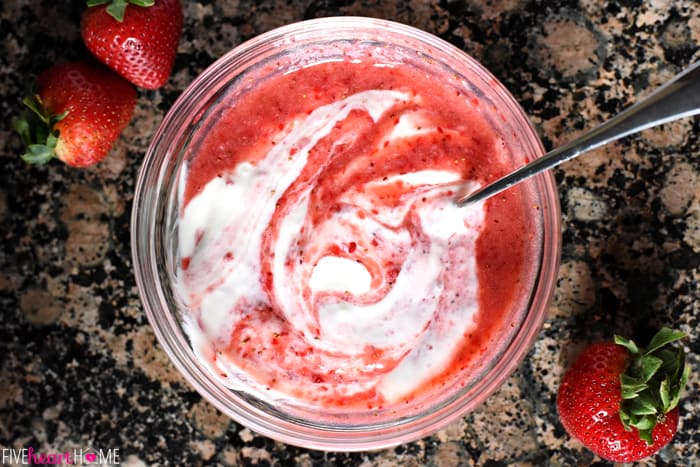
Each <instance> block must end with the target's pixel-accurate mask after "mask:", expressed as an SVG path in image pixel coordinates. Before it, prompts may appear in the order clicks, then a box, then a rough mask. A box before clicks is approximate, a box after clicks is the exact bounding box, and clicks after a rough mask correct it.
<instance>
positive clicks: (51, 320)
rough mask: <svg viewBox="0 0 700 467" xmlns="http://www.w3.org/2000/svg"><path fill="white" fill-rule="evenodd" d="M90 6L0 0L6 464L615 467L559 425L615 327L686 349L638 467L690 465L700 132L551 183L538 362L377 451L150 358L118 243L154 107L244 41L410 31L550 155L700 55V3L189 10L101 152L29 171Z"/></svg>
mask: <svg viewBox="0 0 700 467" xmlns="http://www.w3.org/2000/svg"><path fill="white" fill-rule="evenodd" d="M83 4H84V2H80V1H76V2H49V1H47V0H5V1H3V2H0V35H1V36H2V42H1V43H0V51H1V53H0V92H1V93H2V96H3V98H2V101H1V102H0V112H1V114H2V123H3V125H2V128H0V166H1V167H2V169H1V170H0V238H1V244H0V316H1V317H2V325H0V448H2V449H3V450H18V449H26V448H29V447H32V448H33V449H34V450H35V451H37V452H45V453H50V452H65V451H68V450H73V449H89V448H92V449H100V450H103V451H105V452H106V451H107V450H112V452H113V453H115V454H118V456H119V460H120V461H122V463H124V464H125V465H127V464H128V465H290V464H299V465H360V464H361V465H367V466H371V465H381V466H391V465H401V466H411V465H416V466H417V465H437V466H456V465H480V466H498V465H508V464H513V463H517V464H518V465H608V464H607V463H606V462H603V461H601V460H600V459H599V458H597V457H594V455H593V454H591V453H590V452H589V451H587V450H586V449H584V448H583V447H582V446H581V444H579V443H578V442H576V441H573V440H571V439H570V438H569V437H568V436H567V435H566V433H565V432H564V430H563V428H562V426H561V424H560V423H559V421H558V418H557V414H556V410H555V394H556V388H557V387H558V383H559V381H560V378H561V376H562V372H563V369H564V368H565V366H566V365H567V363H568V362H569V361H570V359H571V357H572V356H573V355H575V353H576V352H577V350H579V349H580V348H581V347H582V346H583V345H584V344H585V343H587V342H591V341H595V340H598V339H607V338H610V336H611V334H612V333H613V332H617V333H621V334H625V335H631V334H636V335H638V336H642V337H648V336H649V334H650V332H651V331H652V330H653V329H655V328H657V327H659V326H661V325H669V326H671V327H674V328H677V329H680V330H682V331H684V332H686V333H688V334H689V335H690V336H691V337H690V339H689V340H688V341H687V342H686V344H687V350H688V352H689V361H690V364H691V366H692V370H693V373H692V375H691V378H690V384H689V387H688V390H687V394H686V396H685V398H684V399H683V401H682V403H681V422H680V431H679V433H678V435H677V436H676V437H675V439H674V440H673V442H672V443H671V444H670V445H669V446H667V447H666V448H664V449H663V450H662V451H661V452H660V453H659V454H658V455H657V456H656V457H654V458H651V459H649V460H648V461H646V462H643V463H642V464H643V465H691V464H694V465H698V463H699V462H700V395H699V392H698V386H699V376H698V375H700V340H699V339H698V329H700V326H699V323H698V319H699V318H700V301H699V300H698V284H699V282H700V188H699V187H700V157H699V156H700V139H699V135H700V120H698V119H697V118H696V119H686V120H682V121H678V122H675V123H672V124H668V125H665V126H663V127H660V128H658V129H653V130H648V131H645V132H644V133H642V134H641V135H638V136H636V137H632V138H628V139H626V140H624V141H622V142H619V143H615V144H612V145H610V146H608V147H606V148H604V149H600V150H597V151H595V152H593V153H592V154H589V155H587V156H585V157H582V158H579V159H578V160H575V161H572V162H569V163H567V164H565V165H563V166H562V167H561V168H559V169H557V170H556V178H557V181H558V184H559V189H560V196H561V205H562V216H563V255H562V263H561V269H560V272H559V280H558V284H557V290H556V295H555V297H554V300H553V302H552V305H551V307H550V309H549V314H548V317H547V320H546V322H545V324H544V327H543V329H542V331H541V332H540V335H539V337H538V339H537V341H536V342H535V344H534V347H533V349H532V351H531V352H530V353H529V354H528V356H527V358H526V360H525V361H524V362H523V363H522V364H521V365H520V367H519V369H518V370H517V372H516V373H515V374H514V375H513V376H511V377H510V378H509V379H508V380H507V382H506V384H505V385H504V386H503V387H502V388H501V389H500V390H499V391H498V392H497V393H496V394H495V395H493V396H492V397H491V398H489V399H488V401H487V402H486V403H485V404H484V405H483V406H481V407H480V408H479V409H477V410H476V411H474V412H473V413H471V414H469V415H467V416H465V417H464V418H463V419H461V420H459V421H458V422H456V423H454V424H452V425H451V426H449V427H447V428H445V429H443V430H441V431H440V432H438V433H437V434H435V435H434V436H431V437H428V438H425V439H423V440H420V441H418V442H415V443H411V444H408V445H404V446H400V447H397V448H395V449H390V450H386V451H380V452H371V453H355V454H346V453H323V452H316V451H308V450H304V449H299V448H295V447H291V446H285V445H283V444H280V443H276V442H274V441H271V440H269V439H266V438H264V437H261V436H257V435H256V434H255V433H253V432H251V431H250V430H249V429H247V428H244V427H242V426H239V425H238V424H236V423H235V422H232V421H230V420H229V419H227V418H226V417H224V416H223V415H221V414H220V413H219V412H217V410H216V409H214V408H213V407H212V406H211V405H210V404H209V403H207V402H206V401H204V400H203V399H202V398H201V397H200V396H199V394H198V393H196V392H195V391H194V390H193V389H192V388H190V386H189V385H188V384H187V383H186V382H185V381H184V379H183V378H182V377H181V376H180V375H179V373H178V372H177V371H176V370H175V368H174V367H173V366H172V365H171V364H170V363H169V361H168V358H167V357H166V355H165V353H164V351H163V350H162V348H161V347H160V346H159V344H158V343H157V342H156V340H155V338H154V335H153V331H152V330H151V327H150V326H149V324H148V322H147V320H146V317H145V314H144V312H143V310H142V307H141V304H140V301H139V297H138V294H137V291H136V286H135V282H134V278H133V275H132V264H131V257H130V244H129V215H130V209H131V203H132V198H133V190H134V182H135V179H136V174H137V170H138V168H139V166H140V163H141V159H142V157H143V155H144V153H145V151H146V148H147V146H148V143H149V140H150V139H151V137H152V135H153V134H154V131H155V129H156V127H157V126H158V124H159V122H160V121H161V119H162V117H163V115H164V113H165V112H166V111H167V110H168V108H169V107H170V106H171V105H172V103H173V102H174V100H175V98H176V97H177V96H178V95H179V94H180V93H181V92H182V90H183V89H184V88H185V87H186V86H187V84H188V83H189V82H190V81H191V80H192V79H193V78H194V77H195V76H196V75H197V74H198V73H199V72H200V71H202V70H203V69H204V68H205V67H207V66H208V65H209V64H211V63H212V62H213V61H214V60H215V59H217V58H218V57H220V56H221V55H222V54H224V53H225V52H226V51H228V50H229V49H230V48H232V47H233V46H235V45H237V44H239V43H240V42H242V41H244V40H246V39H249V38H251V37H253V36H254V35H257V34H259V33H262V32H264V31H267V30H269V29H271V28H273V27H276V26H280V25H283V24H286V23H290V22H293V21H297V20H301V19H306V18H312V17H320V16H331V15H364V16H374V17H382V18H387V19H392V20H396V21H400V22H404V23H407V24H411V25H414V26H417V27H419V28H422V29H425V30H427V31H429V32H432V33H434V34H437V35H439V36H440V37H442V38H444V39H446V40H448V41H449V42H451V43H453V44H455V45H457V46H458V47H460V48H462V49H463V50H465V51H467V52H468V53H470V54H471V55H473V56H474V57H475V58H477V59H478V60H479V61H481V62H482V63H484V64H485V65H486V67H488V68H489V69H490V70H492V71H493V73H494V74H495V75H496V76H497V77H498V78H499V79H500V80H502V81H503V83H504V84H505V85H506V87H507V88H508V89H509V90H510V91H511V92H512V93H513V94H514V96H515V98H516V99H517V100H518V101H519V102H521V103H522V105H523V107H524V109H525V111H526V112H527V114H528V115H529V116H530V118H531V119H532V122H533V123H534V124H535V126H536V128H537V129H538V131H539V133H540V135H541V136H542V139H543V141H544V143H545V145H546V146H547V147H548V148H549V147H553V146H556V145H559V144H562V143H563V142H566V141H568V140H570V139H572V138H574V137H575V136H576V135H578V134H580V133H581V132H582V131H584V129H586V128H590V127H592V126H593V125H595V124H597V123H599V122H601V121H603V120H604V119H606V118H608V117H609V116H611V115H612V114H614V113H615V112H617V111H619V110H620V109H622V108H624V107H625V106H627V105H629V104H630V103H631V102H632V101H633V100H634V98H635V97H636V96H640V95H644V94H645V93H647V92H649V90H650V89H652V88H653V87H655V86H657V85H658V84H660V83H662V82H663V81H664V80H666V79H668V78H670V77H671V76H672V75H674V74H675V73H677V72H678V71H680V70H681V69H682V68H683V67H684V66H686V65H688V64H689V63H691V62H693V61H696V60H698V59H700V3H698V2H697V1H696V0H674V1H671V0H651V1H642V0H620V1H595V0H557V1H552V2H544V1H524V0H487V1H477V0H466V1H452V0H439V1H438V0H423V1H421V0H409V1H406V2H404V1H400V0H383V1H379V0H355V1H353V0H344V1H318V0H313V1H308V0H307V1H287V2H274V1H258V2H250V1H246V0H232V1H217V2H197V1H187V0H185V1H183V4H184V5H183V8H184V13H185V25H184V34H183V37H182V40H181V42H180V46H179V51H178V56H177V60H176V63H175V67H174V70H173V74H172V76H171V79H170V81H169V82H168V84H167V85H166V86H165V87H164V88H162V89H160V90H158V91H144V90H140V91H139V99H138V107H137V110H136V113H135V116H134V118H133V120H132V121H131V124H130V126H129V127H128V128H127V130H126V131H125V132H124V133H123V135H122V137H121V138H120V140H119V141H118V143H117V144H116V146H115V147H114V149H113V151H112V153H111V154H110V156H109V157H108V158H107V159H105V160H104V161H103V162H102V163H100V164H99V165H97V166H96V167H93V168H89V169H85V170H76V169H70V168H68V167H66V166H63V165H62V164H61V163H58V162H53V163H50V164H48V165H46V166H41V167H28V166H26V165H25V164H24V163H23V162H22V161H21V160H20V159H19V157H18V154H19V153H20V152H21V147H20V141H19V139H18V137H16V136H15V135H14V134H13V133H12V132H11V130H10V121H11V118H12V116H13V115H16V114H17V113H18V111H19V109H20V107H21V103H20V102H21V98H22V96H24V94H25V92H26V90H27V83H29V82H31V79H32V77H33V76H34V75H35V74H36V73H38V72H39V71H40V70H42V69H43V68H46V67H47V66H49V65H50V64H52V63H54V62H57V61H65V60H74V59H79V58H85V57H87V56H88V53H87V51H86V49H85V48H84V46H83V45H82V42H81V39H80V33H79V22H80V13H81V11H82V8H83ZM117 449H118V451H115V450H117ZM3 452H6V451H3ZM4 461H5V462H6V463H8V462H9V460H7V459H4Z"/></svg>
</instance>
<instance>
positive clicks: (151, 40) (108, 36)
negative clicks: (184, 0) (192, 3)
mask: <svg viewBox="0 0 700 467" xmlns="http://www.w3.org/2000/svg"><path fill="white" fill-rule="evenodd" d="M87 5H88V8H87V10H85V12H84V13H83V17H82V21H81V28H80V29H81V35H82V37H83V42H85V45H86V46H87V48H88V49H89V50H90V52H91V53H92V54H93V55H94V56H95V57H97V59H98V60H100V61H101V62H103V63H104V64H106V65H107V66H109V67H110V68H112V69H113V70H115V71H116V72H117V73H119V74H120V75H122V76H124V77H125V78H126V79H127V80H129V81H131V82H132V83H133V84H135V85H136V86H139V87H142V88H146V89H158V88H160V87H162V86H163V85H164V84H165V82H166V81H167V80H168V77H169V76H170V71H171V69H172V67H173V62H174V61H175V55H176V53H177V46H178V42H179V41H180V35H181V32H182V20H183V17H182V7H181V5H180V1H179V0H88V2H87Z"/></svg>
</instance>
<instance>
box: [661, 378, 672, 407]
mask: <svg viewBox="0 0 700 467" xmlns="http://www.w3.org/2000/svg"><path fill="white" fill-rule="evenodd" d="M659 397H660V398H661V404H662V407H663V410H664V413H666V412H668V411H669V406H670V405H671V380H670V379H669V378H666V379H664V380H663V381H661V384H660V385H659Z"/></svg>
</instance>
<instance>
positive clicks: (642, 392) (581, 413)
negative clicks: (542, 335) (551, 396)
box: [557, 328, 690, 462]
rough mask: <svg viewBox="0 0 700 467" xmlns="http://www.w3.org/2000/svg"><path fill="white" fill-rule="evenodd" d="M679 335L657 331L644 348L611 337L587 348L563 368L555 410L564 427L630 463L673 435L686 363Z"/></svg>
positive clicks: (612, 457) (597, 448)
mask: <svg viewBox="0 0 700 467" xmlns="http://www.w3.org/2000/svg"><path fill="white" fill-rule="evenodd" d="M684 337H685V335H684V334H683V333H680V332H675V331H672V330H670V329H668V328H663V329H661V330H660V331H659V332H658V333H657V334H656V335H655V336H654V337H653V338H652V340H651V342H650V343H649V345H648V346H647V348H646V349H640V348H639V347H638V346H637V345H636V344H635V343H634V342H632V341H630V340H628V339H625V338H622V337H619V336H615V343H599V344H594V345H591V346H589V347H587V348H586V349H585V350H584V351H583V352H582V353H581V354H580V355H579V357H578V358H577V359H576V361H575V362H574V364H573V365H572V366H571V368H570V369H569V370H568V371H567V373H566V375H565V376H564V379H563V381H562V384H561V386H560V388H559V393H558V398H557V408H558V411H559V417H560V420H561V422H562V425H564V428H566V430H567V431H568V432H569V433H570V434H571V435H572V436H573V437H575V438H577V439H578V440H579V441H581V442H582V443H583V444H584V445H585V446H586V447H588V448H589V449H591V450H592V451H593V452H595V453H596V454H598V455H599V456H600V457H602V458H605V459H608V460H612V461H615V462H632V461H636V460H639V459H642V458H644V457H647V456H649V455H651V454H653V453H654V452H656V451H658V450H659V449H661V448H662V447H663V446H664V445H666V444H667V443H668V442H670V440H671V439H672V438H673V436H674V435H675V433H676V430H677V425H678V403H679V400H680V395H681V391H682V390H683V388H684V386H685V384H686V382H687V379H688V372H689V368H690V367H689V366H688V365H687V364H686V362H685V353H684V351H683V348H682V347H681V346H679V345H676V344H677V342H678V341H679V340H681V339H683V338H684Z"/></svg>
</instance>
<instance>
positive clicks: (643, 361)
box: [628, 355, 663, 383]
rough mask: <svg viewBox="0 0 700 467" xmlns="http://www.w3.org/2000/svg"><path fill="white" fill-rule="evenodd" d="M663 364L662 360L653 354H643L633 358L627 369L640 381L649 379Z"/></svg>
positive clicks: (644, 381) (643, 381)
mask: <svg viewBox="0 0 700 467" xmlns="http://www.w3.org/2000/svg"><path fill="white" fill-rule="evenodd" d="M662 365H663V360H661V359H660V358H658V357H655V356H653V355H644V356H643V357H641V358H639V359H635V360H633V362H632V364H631V365H630V368H629V369H628V371H629V373H631V375H632V376H633V377H634V378H636V379H638V380H639V382H641V383H646V382H647V381H649V380H650V379H651V378H652V377H653V376H654V374H656V372H657V371H658V370H659V368H661V366H662Z"/></svg>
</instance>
